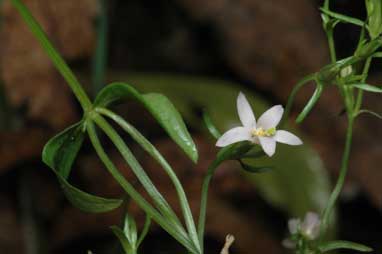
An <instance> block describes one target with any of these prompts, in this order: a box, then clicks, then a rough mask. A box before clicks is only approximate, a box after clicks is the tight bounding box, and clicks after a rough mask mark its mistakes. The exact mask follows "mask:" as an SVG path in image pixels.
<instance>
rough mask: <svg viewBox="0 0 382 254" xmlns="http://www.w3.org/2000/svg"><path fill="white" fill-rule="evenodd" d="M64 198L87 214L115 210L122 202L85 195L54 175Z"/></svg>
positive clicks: (59, 176)
mask: <svg viewBox="0 0 382 254" xmlns="http://www.w3.org/2000/svg"><path fill="white" fill-rule="evenodd" d="M56 176H57V177H58V180H59V182H60V183H61V187H62V189H63V191H64V193H65V196H66V198H67V199H68V200H69V201H70V203H71V204H72V205H73V206H75V207H77V208H78V209H80V210H82V211H84V212H88V213H104V212H109V211H112V210H114V209H117V208H118V207H120V206H121V204H122V202H123V201H122V200H120V199H109V198H102V197H98V196H94V195H91V194H89V193H86V192H84V191H82V190H80V189H77V188H76V187H74V186H72V185H71V184H70V183H69V182H68V181H67V180H66V179H64V178H63V177H62V176H61V175H60V174H58V173H56Z"/></svg>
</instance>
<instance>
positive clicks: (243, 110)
mask: <svg viewBox="0 0 382 254" xmlns="http://www.w3.org/2000/svg"><path fill="white" fill-rule="evenodd" d="M237 111H238V114H239V118H240V121H241V123H242V124H243V126H241V127H235V128H233V129H231V130H229V131H227V132H226V133H224V134H223V136H221V137H220V138H219V140H218V141H217V143H216V146H219V147H224V146H228V145H230V144H233V143H236V142H240V141H245V140H248V141H251V142H253V143H255V144H259V145H261V147H262V148H263V150H264V152H265V153H266V154H267V155H268V156H269V157H271V156H272V155H273V154H274V153H275V150H276V142H280V143H284V144H288V145H294V146H295V145H301V144H302V141H301V140H300V139H299V138H298V137H297V136H295V135H294V134H292V133H290V132H288V131H284V130H276V126H277V125H278V124H279V122H280V120H281V118H282V115H283V113H284V109H283V107H282V106H281V105H277V106H274V107H272V108H270V109H268V110H267V111H265V112H264V113H263V114H262V115H261V116H260V118H259V120H258V121H257V123H256V118H255V115H254V114H253V111H252V108H251V106H250V105H249V102H248V101H247V99H246V98H245V95H244V94H243V93H240V94H239V96H238V97H237Z"/></svg>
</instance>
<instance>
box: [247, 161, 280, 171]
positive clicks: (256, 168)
mask: <svg viewBox="0 0 382 254" xmlns="http://www.w3.org/2000/svg"><path fill="white" fill-rule="evenodd" d="M240 165H241V167H242V168H243V169H244V170H245V171H247V172H249V173H265V172H268V171H271V170H273V169H272V167H269V166H253V165H250V164H248V163H246V162H242V161H241V162H240Z"/></svg>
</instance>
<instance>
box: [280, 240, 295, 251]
mask: <svg viewBox="0 0 382 254" xmlns="http://www.w3.org/2000/svg"><path fill="white" fill-rule="evenodd" d="M281 244H282V245H283V246H284V247H285V248H287V249H295V248H296V243H295V242H293V241H292V240H291V239H284V240H283V241H282V242H281Z"/></svg>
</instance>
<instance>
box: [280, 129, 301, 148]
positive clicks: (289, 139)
mask: <svg viewBox="0 0 382 254" xmlns="http://www.w3.org/2000/svg"><path fill="white" fill-rule="evenodd" d="M274 138H275V139H276V141H277V142H280V143H284V144H288V145H291V146H298V145H302V141H301V139H300V138H299V137H297V136H296V135H294V134H292V133H290V132H289V131H283V130H280V131H277V132H276V135H275V137H274Z"/></svg>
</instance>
